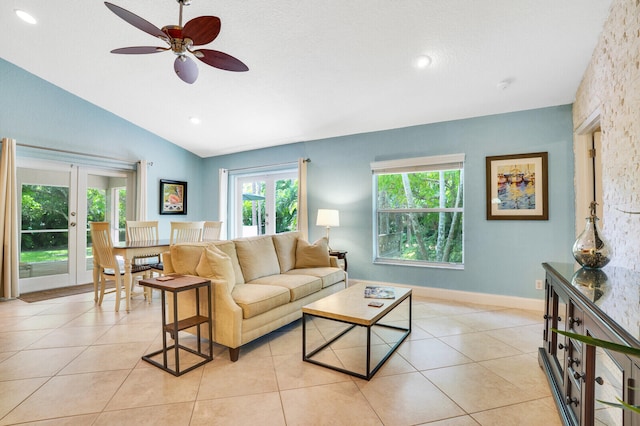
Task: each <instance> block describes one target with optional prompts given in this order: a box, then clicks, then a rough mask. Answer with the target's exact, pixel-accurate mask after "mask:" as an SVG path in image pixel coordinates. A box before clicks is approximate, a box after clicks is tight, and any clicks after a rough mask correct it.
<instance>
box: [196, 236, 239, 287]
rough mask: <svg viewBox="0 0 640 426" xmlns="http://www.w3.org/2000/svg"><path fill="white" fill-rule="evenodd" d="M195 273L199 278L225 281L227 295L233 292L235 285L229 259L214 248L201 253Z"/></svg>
mask: <svg viewBox="0 0 640 426" xmlns="http://www.w3.org/2000/svg"><path fill="white" fill-rule="evenodd" d="M196 273H197V274H198V276H199V277H204V278H211V279H214V280H225V281H226V282H227V288H228V289H229V293H231V291H233V287H234V286H235V285H236V277H235V273H234V272H233V265H232V264H231V258H230V257H229V256H228V255H227V254H226V253H224V252H223V251H221V250H220V249H218V248H216V246H209V247H207V248H206V249H205V250H204V251H203V252H202V255H201V256H200V262H198V266H197V267H196Z"/></svg>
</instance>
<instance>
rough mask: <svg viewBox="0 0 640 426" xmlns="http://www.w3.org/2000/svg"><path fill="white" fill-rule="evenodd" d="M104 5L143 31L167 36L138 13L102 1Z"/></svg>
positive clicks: (162, 36) (156, 35) (153, 34)
mask: <svg viewBox="0 0 640 426" xmlns="http://www.w3.org/2000/svg"><path fill="white" fill-rule="evenodd" d="M104 4H105V6H107V7H108V8H109V10H111V11H112V12H113V13H115V14H116V15H118V16H119V17H120V18H122V19H124V20H125V21H127V22H128V23H130V24H131V25H133V26H134V27H136V28H138V29H140V30H142V31H144V32H145V33H148V34H151V35H152V36H154V37H160V38H166V37H167V36H166V35H165V34H164V33H163V32H162V31H161V30H160V28H158V27H156V26H155V25H153V24H152V23H151V22H149V21H146V20H145V19H142V18H141V17H139V16H138V15H136V14H134V13H131V12H129V11H128V10H126V9H123V8H121V7H120V6H116V5H115V4H113V3H109V2H106V1H105V2H104Z"/></svg>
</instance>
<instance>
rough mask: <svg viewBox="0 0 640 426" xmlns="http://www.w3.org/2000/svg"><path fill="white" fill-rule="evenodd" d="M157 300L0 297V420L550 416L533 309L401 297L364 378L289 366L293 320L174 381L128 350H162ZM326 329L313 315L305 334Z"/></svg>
mask: <svg viewBox="0 0 640 426" xmlns="http://www.w3.org/2000/svg"><path fill="white" fill-rule="evenodd" d="M159 299H160V298H159V297H156V298H155V299H154V300H153V301H152V303H151V304H147V303H146V302H144V301H143V300H142V299H138V298H136V299H134V301H133V303H132V310H131V312H130V313H129V314H127V313H126V312H123V311H121V312H120V313H116V312H114V311H113V300H112V299H107V298H105V302H104V304H103V307H102V308H100V307H97V306H95V305H94V303H93V295H92V294H81V295H76V296H69V297H65V298H59V299H53V300H49V301H44V302H38V303H31V304H29V303H25V302H22V301H20V300H13V301H8V302H0V324H2V325H3V326H2V328H1V330H3V331H1V332H0V425H9V424H34V425H40V424H41V425H128V424H131V425H143V424H149V425H172V426H174V425H225V424H228V425H234V426H236V425H327V424H331V425H424V424H429V425H441V426H445V425H446V426H467V425H541V426H542V425H544V426H552V425H559V424H561V422H560V418H559V416H558V413H557V410H556V408H555V406H554V403H553V400H552V398H551V394H550V391H549V386H548V385H547V382H546V378H545V375H544V373H543V372H542V370H541V369H540V368H539V366H538V362H537V348H538V346H539V344H540V342H541V340H542V321H541V316H542V314H541V313H540V312H531V311H524V310H518V309H507V308H501V307H496V306H483V305H472V304H465V303H456V302H453V301H442V300H436V299H426V298H419V297H415V296H414V298H413V304H412V307H413V323H412V333H411V335H410V336H409V337H408V339H407V340H406V341H405V342H404V343H403V344H402V345H401V346H400V347H399V348H398V350H397V351H396V353H394V355H393V356H392V357H391V358H390V359H389V360H388V361H387V362H386V363H385V365H384V366H383V367H382V368H381V369H380V371H378V373H377V374H376V375H375V376H374V378H373V379H372V380H370V381H368V382H367V381H365V380H361V379H358V378H355V377H352V376H349V375H346V374H343V373H339V372H336V371H333V370H329V369H327V368H323V367H320V366H316V365H313V364H310V363H306V362H302V360H301V358H302V355H301V351H302V345H301V341H302V325H301V321H296V322H294V323H293V324H291V325H289V326H286V327H284V328H282V329H280V330H278V331H275V332H273V333H271V334H269V335H267V336H265V337H263V338H261V339H259V340H257V341H255V342H252V343H251V344H249V345H247V346H246V347H244V348H243V349H242V350H241V352H240V359H239V361H238V362H235V363H233V362H231V361H230V360H229V355H228V351H227V350H226V348H224V347H221V346H217V345H216V346H215V347H214V356H215V359H214V360H213V361H211V362H210V363H208V364H206V365H204V366H202V367H200V368H198V369H196V370H194V371H191V372H189V373H186V374H184V375H183V376H180V377H174V376H173V375H171V374H168V373H166V372H164V371H162V370H160V369H158V368H156V367H154V366H152V365H150V364H149V363H147V362H145V361H142V360H141V359H140V357H141V356H142V355H144V354H146V353H149V352H151V351H153V350H156V349H158V348H160V346H161V341H162V340H161V334H160V315H161V314H160V300H159ZM394 315H396V317H395V318H391V320H394V321H399V322H400V321H402V320H403V315H405V318H404V319H406V313H403V312H402V311H399V312H397V313H394ZM335 327H336V324H335V323H328V322H322V321H318V320H316V321H313V322H312V324H311V325H310V329H309V339H310V341H312V342H318V341H322V339H323V338H324V337H326V336H327V335H329V334H331V332H332V331H335ZM379 334H380V335H379V336H377V337H376V339H374V341H373V342H374V345H376V347H384V344H385V341H386V340H388V339H389V336H387V335H385V333H379ZM184 341H185V342H187V343H193V339H190V338H189V337H185V339H184ZM361 344H362V335H360V336H358V335H349V336H346V337H345V339H344V340H341V341H339V342H337V343H336V344H335V345H334V346H333V347H332V351H331V352H329V353H327V355H326V358H327V359H333V360H334V361H335V360H337V361H339V362H344V363H345V364H353V363H354V362H355V361H356V359H355V358H354V357H356V358H357V357H358V356H359V355H354V354H353V352H354V347H356V346H359V345H361ZM187 358H188V357H185V358H184V362H187V361H188V359H187ZM181 362H183V361H182V360H181Z"/></svg>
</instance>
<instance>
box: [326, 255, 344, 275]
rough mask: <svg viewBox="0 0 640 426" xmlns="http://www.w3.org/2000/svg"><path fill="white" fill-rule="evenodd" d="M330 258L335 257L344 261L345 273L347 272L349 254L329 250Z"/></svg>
mask: <svg viewBox="0 0 640 426" xmlns="http://www.w3.org/2000/svg"><path fill="white" fill-rule="evenodd" d="M329 256H335V257H337V258H338V259H339V260H343V261H344V271H345V272H347V252H346V251H342V250H329Z"/></svg>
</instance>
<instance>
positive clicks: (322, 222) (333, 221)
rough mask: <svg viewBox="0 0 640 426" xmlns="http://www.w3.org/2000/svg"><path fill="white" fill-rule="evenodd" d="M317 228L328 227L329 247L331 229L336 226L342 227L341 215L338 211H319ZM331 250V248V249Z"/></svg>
mask: <svg viewBox="0 0 640 426" xmlns="http://www.w3.org/2000/svg"><path fill="white" fill-rule="evenodd" d="M316 226H326V228H327V246H328V245H329V229H330V228H331V227H332V226H334V227H337V226H340V214H339V213H338V210H331V209H318V218H317V219H316ZM329 250H331V247H329Z"/></svg>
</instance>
